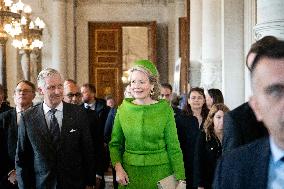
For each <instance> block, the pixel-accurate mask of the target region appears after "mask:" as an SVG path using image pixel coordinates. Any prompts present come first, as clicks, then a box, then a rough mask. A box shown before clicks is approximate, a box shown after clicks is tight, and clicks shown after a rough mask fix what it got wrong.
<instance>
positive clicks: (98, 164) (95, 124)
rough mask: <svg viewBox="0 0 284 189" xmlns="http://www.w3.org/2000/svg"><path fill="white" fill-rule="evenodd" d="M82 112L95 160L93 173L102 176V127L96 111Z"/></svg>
mask: <svg viewBox="0 0 284 189" xmlns="http://www.w3.org/2000/svg"><path fill="white" fill-rule="evenodd" d="M84 110H85V112H86V113H87V118H88V121H89V126H90V133H91V137H92V142H93V148H94V152H95V158H94V160H93V161H94V164H95V171H96V173H97V174H98V175H100V176H102V175H103V173H104V138H103V137H104V126H103V125H102V123H101V120H100V119H99V117H98V114H97V112H96V111H94V110H87V109H85V108H84Z"/></svg>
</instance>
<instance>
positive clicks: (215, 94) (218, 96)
mask: <svg viewBox="0 0 284 189" xmlns="http://www.w3.org/2000/svg"><path fill="white" fill-rule="evenodd" d="M208 94H209V95H210V97H211V98H212V99H213V104H218V103H224V97H223V94H222V92H221V91H220V90H219V89H213V88H212V89H209V90H208Z"/></svg>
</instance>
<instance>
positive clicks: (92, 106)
mask: <svg viewBox="0 0 284 189" xmlns="http://www.w3.org/2000/svg"><path fill="white" fill-rule="evenodd" d="M88 106H89V107H90V108H91V109H95V106H96V105H95V103H91V104H88V103H84V107H85V108H88Z"/></svg>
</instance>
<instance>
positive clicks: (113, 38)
mask: <svg viewBox="0 0 284 189" xmlns="http://www.w3.org/2000/svg"><path fill="white" fill-rule="evenodd" d="M121 54H122V30H121V26H120V25H119V24H107V23H89V81H90V83H92V84H94V85H95V86H96V88H97V94H96V96H97V97H98V98H104V97H105V96H106V95H110V94H111V95H113V96H114V98H115V99H116V100H117V101H118V102H119V101H121V99H122V84H121V79H120V78H121V76H122V64H121V61H122V60H121V58H122V55H121Z"/></svg>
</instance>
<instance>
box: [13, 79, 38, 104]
mask: <svg viewBox="0 0 284 189" xmlns="http://www.w3.org/2000/svg"><path fill="white" fill-rule="evenodd" d="M34 97H35V92H34V91H33V89H32V87H31V86H29V85H28V84H26V83H24V82H21V83H19V84H18V85H17V87H16V89H15V92H14V102H15V104H16V106H17V107H29V106H32V103H33V102H32V101H33V99H34Z"/></svg>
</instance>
